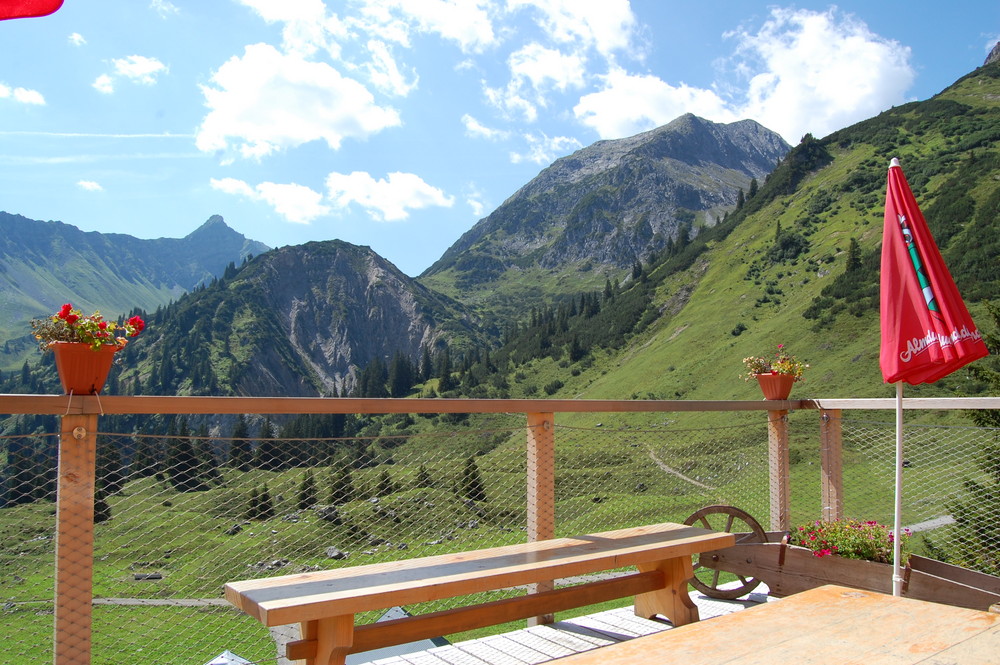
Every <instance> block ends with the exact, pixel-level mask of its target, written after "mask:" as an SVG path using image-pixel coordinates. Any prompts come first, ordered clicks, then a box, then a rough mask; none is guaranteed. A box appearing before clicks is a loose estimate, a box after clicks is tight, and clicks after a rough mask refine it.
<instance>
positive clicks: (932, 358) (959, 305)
mask: <svg viewBox="0 0 1000 665" xmlns="http://www.w3.org/2000/svg"><path fill="white" fill-rule="evenodd" d="M881 321H882V351H881V355H880V365H881V367H882V377H883V378H884V379H885V381H886V383H896V382H898V381H905V382H906V383H909V384H910V385H917V384H919V383H933V382H934V381H937V380H938V379H940V378H941V377H944V376H947V375H948V374H951V373H952V372H954V371H955V370H956V369H958V368H960V367H962V366H964V365H966V364H968V363H970V362H972V361H973V360H976V359H978V358H982V357H983V356H985V355H987V354H988V353H989V352H988V351H987V350H986V344H985V343H984V342H983V339H982V336H981V335H980V333H979V330H978V329H977V328H976V324H975V323H973V321H972V317H971V316H969V310H968V309H967V308H966V307H965V303H964V302H963V301H962V296H961V295H959V293H958V288H957V287H956V286H955V282H954V280H953V279H952V277H951V273H950V272H948V268H947V266H945V264H944V260H943V259H942V258H941V252H940V251H938V248H937V245H936V244H935V243H934V238H933V237H932V236H931V233H930V231H929V230H928V228H927V223H926V222H925V221H924V216H923V215H922V214H921V213H920V208H919V207H917V202H916V201H915V200H914V198H913V193H912V192H911V191H910V185H909V184H908V183H907V182H906V176H904V175H903V169H902V168H901V167H900V165H899V160H897V159H893V160H892V165H891V166H890V167H889V181H888V185H887V187H886V196H885V226H884V228H883V237H882V281H881Z"/></svg>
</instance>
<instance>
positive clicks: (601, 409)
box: [0, 394, 1000, 415]
mask: <svg viewBox="0 0 1000 665" xmlns="http://www.w3.org/2000/svg"><path fill="white" fill-rule="evenodd" d="M895 408H896V400H895V399H894V398H884V399H883V398H874V399H803V400H794V399H790V400H614V399H436V398H415V399H395V398H382V399H376V398H355V397H204V396H202V397H176V396H170V397H159V396H126V395H102V396H97V395H73V396H69V395H9V394H7V395H0V413H2V414H20V413H31V414H42V415H74V414H75V415H79V414H93V413H97V414H104V415H112V414H131V413H140V414H157V413H167V414H222V413H226V414H241V413H243V414H248V413H260V414H296V415H298V414H306V413H313V414H323V413H542V412H547V413H655V412H671V411H673V412H682V411H794V410H797V409H826V410H834V409H843V410H857V409H872V410H892V409H895ZM903 408H904V409H908V410H913V409H946V410H950V409H1000V397H916V398H913V397H910V398H904V399H903Z"/></svg>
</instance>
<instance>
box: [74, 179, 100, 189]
mask: <svg viewBox="0 0 1000 665" xmlns="http://www.w3.org/2000/svg"><path fill="white" fill-rule="evenodd" d="M76 186H77V187H79V188H80V189H82V190H83V191H85V192H103V191H104V188H103V187H101V184H100V183H98V182H94V181H93V180H80V181H79V182H77V183H76Z"/></svg>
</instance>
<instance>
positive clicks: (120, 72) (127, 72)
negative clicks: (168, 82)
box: [91, 55, 170, 95]
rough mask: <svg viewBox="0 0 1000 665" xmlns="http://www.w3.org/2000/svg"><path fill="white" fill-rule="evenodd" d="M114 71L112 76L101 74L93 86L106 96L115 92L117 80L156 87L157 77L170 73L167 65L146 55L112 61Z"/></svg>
mask: <svg viewBox="0 0 1000 665" xmlns="http://www.w3.org/2000/svg"><path fill="white" fill-rule="evenodd" d="M111 64H112V65H113V67H114V70H113V71H112V73H111V74H101V75H100V76H98V77H97V78H96V79H95V80H94V82H93V83H91V86H93V88H94V89H95V90H97V91H98V92H100V93H103V94H105V95H110V94H111V93H113V92H114V91H115V80H116V79H119V78H126V79H129V80H130V81H132V82H134V83H139V84H140V85H154V84H155V83H156V77H158V76H159V75H160V74H165V73H166V72H168V71H170V70H169V69H168V68H167V66H166V65H164V64H163V63H162V62H160V61H159V60H157V59H156V58H147V57H146V56H144V55H130V56H128V57H125V58H115V59H113V60H112V61H111Z"/></svg>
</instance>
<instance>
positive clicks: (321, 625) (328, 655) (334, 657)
mask: <svg viewBox="0 0 1000 665" xmlns="http://www.w3.org/2000/svg"><path fill="white" fill-rule="evenodd" d="M302 639H303V641H314V642H315V644H316V652H315V655H310V656H307V657H306V658H305V663H306V665H344V659H345V658H347V654H348V652H349V651H350V650H351V646H352V645H353V644H354V615H353V614H345V615H342V616H337V617H329V618H325V619H317V620H316V621H305V622H303V623H302Z"/></svg>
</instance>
